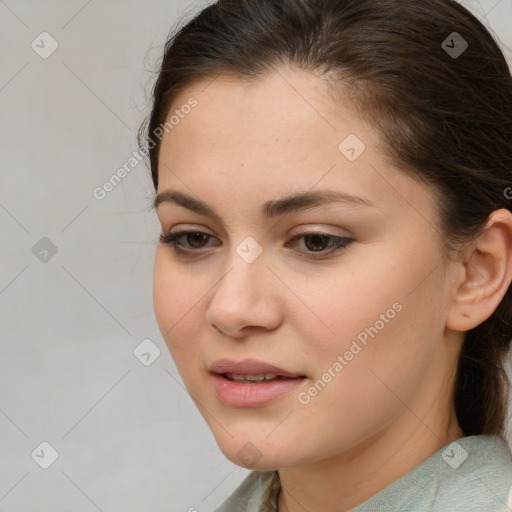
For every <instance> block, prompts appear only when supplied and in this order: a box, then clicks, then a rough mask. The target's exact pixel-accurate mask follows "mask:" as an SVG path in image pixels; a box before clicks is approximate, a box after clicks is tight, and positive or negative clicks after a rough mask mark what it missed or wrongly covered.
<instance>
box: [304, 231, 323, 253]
mask: <svg viewBox="0 0 512 512" xmlns="http://www.w3.org/2000/svg"><path fill="white" fill-rule="evenodd" d="M308 238H309V239H313V240H316V241H317V242H318V239H320V240H321V239H326V238H327V237H326V236H325V235H316V234H315V235H308V236H306V240H307V239H308ZM306 245H308V244H307V242H306ZM313 245H315V244H313ZM322 245H324V244H322ZM308 248H310V247H309V245H308ZM320 250H321V249H320Z"/></svg>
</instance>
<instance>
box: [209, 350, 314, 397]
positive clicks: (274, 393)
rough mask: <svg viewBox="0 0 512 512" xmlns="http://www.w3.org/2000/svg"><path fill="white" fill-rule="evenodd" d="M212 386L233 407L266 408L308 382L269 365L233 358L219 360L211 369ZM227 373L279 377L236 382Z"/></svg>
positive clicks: (303, 376) (299, 376) (252, 360)
mask: <svg viewBox="0 0 512 512" xmlns="http://www.w3.org/2000/svg"><path fill="white" fill-rule="evenodd" d="M210 372H211V378H212V384H213V387H214V389H215V392H216V393H217V397H218V399H219V400H220V401H221V402H222V403H223V404H225V405H229V406H231V407H263V406H265V405H267V404H270V403H271V402H273V401H274V400H277V399H278V398H281V397H283V396H284V395H287V394H289V393H291V392H292V391H293V390H295V389H296V388H297V387H298V386H301V385H302V384H303V383H304V381H305V380H306V376H305V375H301V374H299V373H292V372H290V371H288V370H284V369H283V368H279V367H278V366H275V365H273V364H270V363H265V362H263V361H258V360H257V359H244V360H242V361H239V362H235V361H232V360H231V359H218V360H217V361H215V362H214V363H213V364H212V365H211V366H210ZM224 373H234V374H238V375H258V374H260V373H273V374H275V375H277V376H278V377H287V379H279V378H278V379H275V380H270V381H268V382H254V383H251V382H235V381H232V380H229V379H228V378H227V377H225V376H224V375H223V374H224Z"/></svg>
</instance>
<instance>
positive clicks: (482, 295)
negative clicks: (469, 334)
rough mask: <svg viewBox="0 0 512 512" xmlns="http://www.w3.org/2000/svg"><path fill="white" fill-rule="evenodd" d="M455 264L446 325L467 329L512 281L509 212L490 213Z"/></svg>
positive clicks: (489, 310)
mask: <svg viewBox="0 0 512 512" xmlns="http://www.w3.org/2000/svg"><path fill="white" fill-rule="evenodd" d="M457 264H458V265H460V277H459V279H458V280H457V282H456V288H455V294H454V296H453V300H452V303H451V304H450V308H449V311H448V316H447V319H446V327H447V328H449V329H452V330H454V331H468V330H470V329H473V328H474V327H476V326H477V325H479V324H481V323H482V322H484V321H485V320H487V319H488V318H489V317H490V316H491V315H492V314H493V313H494V311H495V310H496V308H497V307H498V305H499V303H500V302H501V299H502V298H503V296H504V295H505V293H506V292H507V290H508V287H509V285H510V282H511V280H512V213H511V212H510V211H508V210H506V209H504V208H502V209H499V210H495V211H494V212H492V214H491V215H489V218H488V220H487V224H486V226H485V230H484V231H483V233H482V234H481V235H480V236H479V237H478V238H477V239H476V240H475V241H473V242H472V243H471V244H470V245H469V247H467V248H466V249H465V251H464V254H463V257H462V258H461V260H460V261H459V262H458V263H457Z"/></svg>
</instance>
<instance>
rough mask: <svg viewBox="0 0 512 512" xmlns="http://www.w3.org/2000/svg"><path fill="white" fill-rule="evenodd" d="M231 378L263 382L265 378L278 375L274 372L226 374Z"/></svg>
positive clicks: (241, 380)
mask: <svg viewBox="0 0 512 512" xmlns="http://www.w3.org/2000/svg"><path fill="white" fill-rule="evenodd" d="M226 375H227V377H228V378H229V379H232V380H236V381H238V382H244V381H250V382H261V381H264V380H271V379H275V378H276V377H277V375H276V374H274V373H260V374H258V375H237V374H232V373H227V374H226Z"/></svg>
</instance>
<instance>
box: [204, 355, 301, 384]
mask: <svg viewBox="0 0 512 512" xmlns="http://www.w3.org/2000/svg"><path fill="white" fill-rule="evenodd" d="M209 370H210V372H212V373H216V374H218V375H222V376H224V377H225V378H226V379H229V380H235V381H238V382H239V381H244V382H261V381H265V380H274V379H298V378H304V377H306V376H305V375H302V374H300V373H294V372H291V371H288V370H284V369H283V368H279V367H278V366H275V365H273V364H270V363H266V362H264V361H259V360H257V359H244V360H242V361H239V362H235V361H232V360H231V359H227V358H224V359H218V360H216V361H214V362H213V364H211V365H210V368H209Z"/></svg>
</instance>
